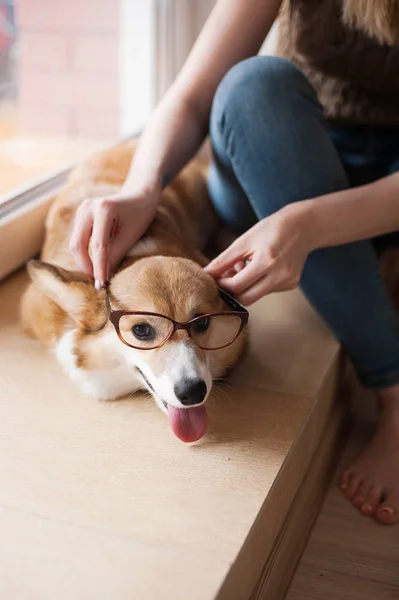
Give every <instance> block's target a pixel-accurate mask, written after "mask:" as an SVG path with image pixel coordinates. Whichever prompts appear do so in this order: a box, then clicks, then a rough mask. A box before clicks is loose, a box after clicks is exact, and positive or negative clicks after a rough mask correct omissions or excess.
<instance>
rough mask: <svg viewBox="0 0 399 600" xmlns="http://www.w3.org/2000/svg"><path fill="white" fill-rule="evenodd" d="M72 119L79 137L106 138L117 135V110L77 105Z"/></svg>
mask: <svg viewBox="0 0 399 600" xmlns="http://www.w3.org/2000/svg"><path fill="white" fill-rule="evenodd" d="M74 121H75V131H76V134H77V135H78V136H79V137H84V138H89V139H95V140H97V139H99V140H107V139H112V138H115V137H117V136H118V135H119V114H118V111H117V110H88V109H84V108H82V107H79V108H78V109H76V111H75V114H74Z"/></svg>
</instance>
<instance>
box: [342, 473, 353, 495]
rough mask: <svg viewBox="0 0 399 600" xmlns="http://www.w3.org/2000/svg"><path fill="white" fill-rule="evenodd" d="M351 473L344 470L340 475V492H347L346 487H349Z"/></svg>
mask: <svg viewBox="0 0 399 600" xmlns="http://www.w3.org/2000/svg"><path fill="white" fill-rule="evenodd" d="M351 475H352V472H351V471H350V470H349V469H346V470H345V471H344V472H343V473H342V477H341V490H344V491H345V490H347V489H348V485H349V481H350V478H351Z"/></svg>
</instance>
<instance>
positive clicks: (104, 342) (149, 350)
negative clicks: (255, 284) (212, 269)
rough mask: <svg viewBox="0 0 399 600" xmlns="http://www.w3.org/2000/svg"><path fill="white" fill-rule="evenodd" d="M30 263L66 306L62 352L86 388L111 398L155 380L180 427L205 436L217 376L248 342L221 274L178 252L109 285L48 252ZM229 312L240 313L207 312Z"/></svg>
mask: <svg viewBox="0 0 399 600" xmlns="http://www.w3.org/2000/svg"><path fill="white" fill-rule="evenodd" d="M29 273H30V276H31V278H32V279H33V281H34V283H35V285H36V287H37V288H38V289H39V290H40V291H41V292H42V293H43V294H45V295H46V296H47V297H48V298H50V300H51V301H52V302H54V303H55V304H56V305H57V306H58V307H60V308H61V309H62V311H64V313H65V314H66V327H65V331H64V333H63V335H62V336H61V338H60V339H59V340H57V341H56V344H55V347H56V353H57V356H58V359H59V361H60V362H61V363H62V365H63V366H64V368H65V367H66V368H67V370H68V371H69V373H70V375H71V376H72V377H73V378H74V379H75V380H76V381H77V382H78V383H80V385H81V387H82V388H83V389H84V390H85V391H87V392H89V393H91V394H92V395H95V396H97V397H100V398H109V399H111V398H115V397H118V396H121V395H125V394H127V393H129V392H132V391H135V390H137V389H139V388H144V389H147V390H148V391H149V392H150V393H151V394H152V396H153V397H154V399H155V401H156V403H157V404H158V406H159V407H160V408H161V409H162V410H163V411H164V412H165V413H167V415H168V417H169V422H170V424H171V427H172V430H173V431H174V433H175V435H177V436H178V437H179V438H180V439H182V440H183V441H195V440H197V439H199V438H200V437H202V435H203V434H204V432H205V430H206V425H207V416H206V410H205V407H204V404H205V403H206V400H207V398H208V396H209V393H210V391H211V388H212V385H213V381H214V380H215V379H217V378H220V377H221V376H223V375H224V374H225V373H226V371H227V370H228V368H229V367H232V366H233V365H234V364H235V363H236V362H237V360H238V358H239V356H240V354H241V351H242V349H243V346H244V343H245V336H244V335H238V336H237V337H236V339H234V341H233V342H232V343H228V342H230V341H231V339H232V338H233V337H234V333H235V332H236V329H235V328H236V327H237V326H238V321H237V318H238V317H236V316H234V312H233V309H232V307H231V306H230V307H229V306H228V305H227V304H226V302H225V300H223V299H222V297H221V295H220V292H219V290H218V288H217V286H216V283H215V281H214V280H213V279H212V277H210V276H209V275H208V274H207V273H206V272H205V271H204V270H203V269H202V268H201V267H200V266H198V265H197V264H196V263H194V262H193V261H191V260H187V259H184V258H172V257H149V258H143V259H141V260H138V261H136V262H133V263H132V264H130V265H129V266H127V267H126V268H124V269H123V270H121V271H120V272H119V273H117V274H116V275H115V277H114V278H113V279H112V281H111V284H110V286H109V288H108V290H107V292H105V291H104V290H101V291H99V292H98V291H96V290H95V288H94V286H93V283H92V281H91V280H89V278H87V277H85V276H84V275H82V274H81V273H73V272H70V271H65V270H63V269H60V268H57V267H55V266H52V265H48V264H46V263H42V262H39V261H32V262H31V263H30V265H29ZM106 294H107V295H108V308H107V298H106ZM109 308H110V309H111V312H109ZM226 312H227V313H231V317H229V314H227V315H226V316H225V317H224V318H223V317H222V316H220V317H219V318H213V317H204V316H203V315H209V314H211V315H212V314H215V313H226ZM133 313H136V314H133ZM148 313H151V314H148ZM190 322H191V323H190ZM188 324H189V325H188ZM220 346H224V347H220Z"/></svg>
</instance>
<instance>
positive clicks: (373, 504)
mask: <svg viewBox="0 0 399 600" xmlns="http://www.w3.org/2000/svg"><path fill="white" fill-rule="evenodd" d="M382 491H383V490H382V487H379V486H376V485H371V486H370V487H369V489H368V491H367V494H366V500H365V501H364V503H363V504H362V506H361V508H360V510H361V511H362V513H363V514H365V515H368V516H372V515H374V514H375V511H376V510H377V506H378V505H379V503H380V502H381V498H382Z"/></svg>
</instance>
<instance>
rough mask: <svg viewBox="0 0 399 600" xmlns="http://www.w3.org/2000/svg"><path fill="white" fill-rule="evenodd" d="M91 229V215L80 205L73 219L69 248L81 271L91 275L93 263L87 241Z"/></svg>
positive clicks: (88, 240)
mask: <svg viewBox="0 0 399 600" xmlns="http://www.w3.org/2000/svg"><path fill="white" fill-rule="evenodd" d="M92 229H93V215H92V213H91V211H90V210H88V209H87V208H86V209H85V208H84V207H83V206H82V210H80V211H79V212H78V213H77V215H76V219H75V223H74V227H73V232H72V236H71V240H70V245H69V247H70V250H71V252H72V254H73V256H74V258H75V260H76V262H77V263H78V265H80V267H81V269H82V271H84V272H85V273H86V274H87V275H90V277H93V265H92V262H91V260H90V255H89V243H90V237H91V232H92Z"/></svg>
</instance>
